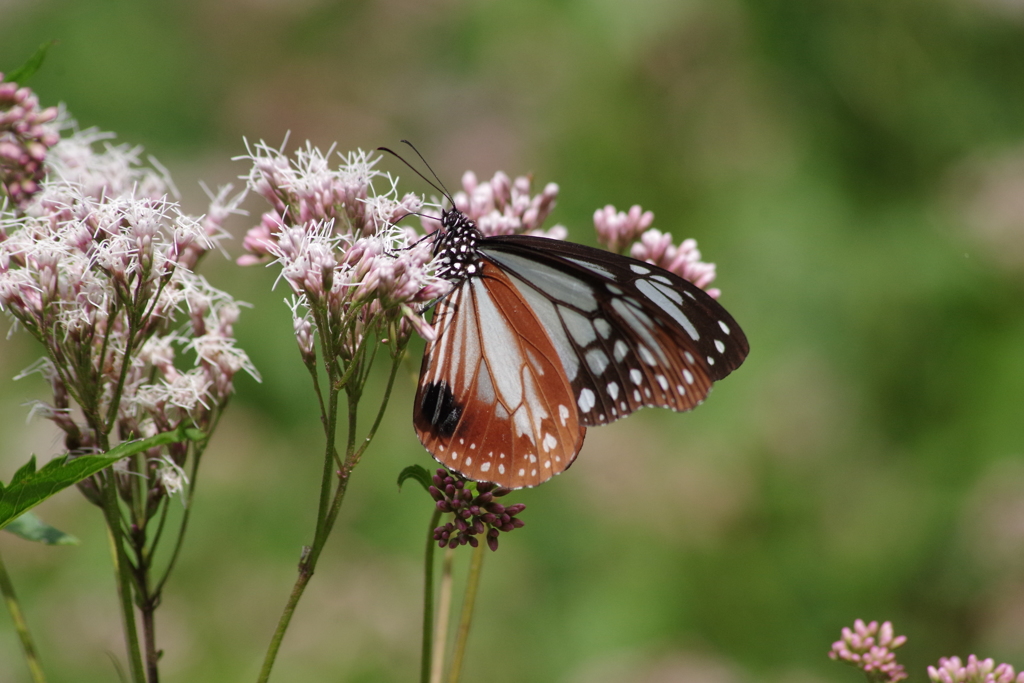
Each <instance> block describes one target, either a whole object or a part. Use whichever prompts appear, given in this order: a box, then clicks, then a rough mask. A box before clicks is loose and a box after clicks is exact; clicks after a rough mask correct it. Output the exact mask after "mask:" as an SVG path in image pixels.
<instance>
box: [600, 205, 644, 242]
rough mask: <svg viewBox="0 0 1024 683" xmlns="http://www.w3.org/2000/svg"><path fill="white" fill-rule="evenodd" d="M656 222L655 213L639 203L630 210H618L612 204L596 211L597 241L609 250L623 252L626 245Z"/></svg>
mask: <svg viewBox="0 0 1024 683" xmlns="http://www.w3.org/2000/svg"><path fill="white" fill-rule="evenodd" d="M653 222H654V213H653V212H651V211H644V210H643V209H641V208H640V205H639V204H634V205H633V206H631V207H629V211H628V212H625V211H616V210H615V207H614V206H612V205H611V204H609V205H607V206H606V207H604V208H603V209H598V210H597V211H595V212H594V230H596V231H597V241H598V242H599V243H600V244H601V245H602V246H603V247H604V248H605V249H607V250H608V251H614V252H615V253H617V254H621V253H622V252H623V251H624V250H625V249H626V247H628V246H629V245H630V244H632V243H633V242H635V241H636V240H638V239H639V238H640V235H642V234H643V232H644V231H645V230H647V229H648V228H649V227H651V223H653Z"/></svg>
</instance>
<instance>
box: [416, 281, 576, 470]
mask: <svg viewBox="0 0 1024 683" xmlns="http://www.w3.org/2000/svg"><path fill="white" fill-rule="evenodd" d="M434 327H435V329H436V330H437V333H438V336H437V338H436V339H435V340H434V341H432V342H430V343H428V345H427V349H426V352H425V353H424V356H423V367H422V369H421V372H420V383H419V387H418V389H417V392H416V405H415V415H414V424H415V426H416V431H417V434H418V435H419V438H420V441H421V442H422V443H423V445H424V446H425V447H426V448H427V450H429V451H430V452H431V453H433V455H434V457H436V458H437V459H438V460H440V461H441V462H442V463H444V464H445V465H446V466H448V467H449V468H451V469H453V470H456V471H457V472H459V473H461V474H463V475H464V476H467V477H469V478H471V479H477V480H486V481H493V482H496V483H497V484H499V485H501V486H506V487H509V488H520V487H523V486H535V485H537V484H539V483H541V482H543V481H545V480H547V479H549V478H551V477H552V476H554V475H555V474H558V473H559V472H562V471H563V470H565V469H566V468H567V467H568V466H569V465H570V464H571V463H572V460H573V458H575V456H576V453H578V452H579V449H580V447H581V446H582V444H583V437H584V434H585V432H586V429H585V427H583V425H582V424H581V422H580V419H579V417H578V413H577V410H576V394H575V392H574V389H573V386H572V385H571V383H570V380H569V378H567V376H566V373H565V371H564V370H563V363H562V362H560V355H559V352H558V351H557V350H556V348H555V345H554V343H553V341H552V339H551V337H550V335H549V334H548V332H547V330H546V327H545V324H544V322H543V321H542V320H541V319H540V317H539V316H538V315H537V313H536V311H535V310H534V309H533V308H532V306H531V305H530V302H529V301H526V300H524V298H523V297H522V296H521V295H520V288H519V287H518V286H517V285H516V284H515V283H513V282H512V281H511V279H510V278H509V277H508V276H507V275H506V274H505V273H503V272H502V271H501V270H500V269H499V268H498V267H496V266H495V265H493V264H491V263H487V262H481V267H480V272H479V273H478V274H476V275H475V276H474V277H472V278H467V279H465V280H464V281H463V282H462V283H461V284H459V285H458V286H457V288H456V290H455V291H454V292H453V293H452V294H451V295H450V296H449V297H448V298H446V299H444V300H442V301H441V302H440V303H439V304H438V306H437V311H436V313H435V315H434Z"/></svg>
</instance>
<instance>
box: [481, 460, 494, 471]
mask: <svg viewBox="0 0 1024 683" xmlns="http://www.w3.org/2000/svg"><path fill="white" fill-rule="evenodd" d="M490 469H491V463H489V462H485V463H484V464H483V465H480V471H481V472H487V471H489V470H490Z"/></svg>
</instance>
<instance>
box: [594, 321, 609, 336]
mask: <svg viewBox="0 0 1024 683" xmlns="http://www.w3.org/2000/svg"><path fill="white" fill-rule="evenodd" d="M594 328H595V329H596V330H597V333H598V334H599V335H601V339H607V338H608V337H609V336H611V333H612V326H611V324H610V323H609V322H608V321H607V320H605V319H604V318H594Z"/></svg>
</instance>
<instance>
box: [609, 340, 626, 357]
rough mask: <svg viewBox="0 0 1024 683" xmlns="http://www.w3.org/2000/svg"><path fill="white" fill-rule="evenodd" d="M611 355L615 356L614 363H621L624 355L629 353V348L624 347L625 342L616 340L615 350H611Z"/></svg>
mask: <svg viewBox="0 0 1024 683" xmlns="http://www.w3.org/2000/svg"><path fill="white" fill-rule="evenodd" d="M613 353H614V354H615V361H616V362H618V361H621V360H622V359H623V358H625V357H626V354H627V353H629V347H628V346H626V342H624V341H622V340H621V339H618V340H616V342H615V348H614V349H613Z"/></svg>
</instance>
